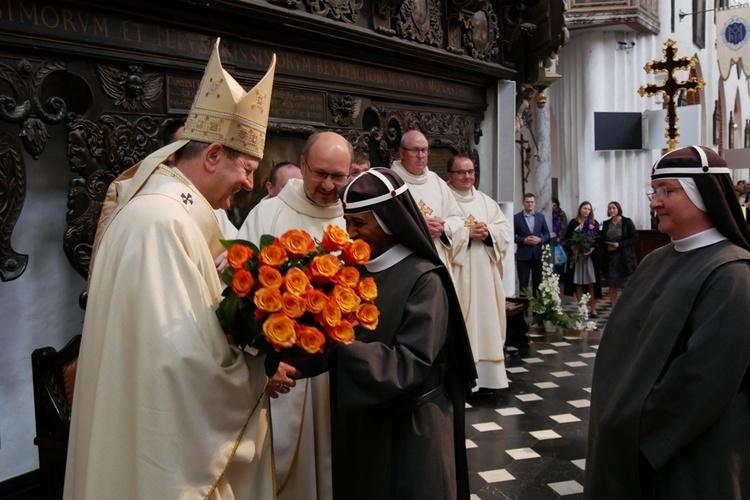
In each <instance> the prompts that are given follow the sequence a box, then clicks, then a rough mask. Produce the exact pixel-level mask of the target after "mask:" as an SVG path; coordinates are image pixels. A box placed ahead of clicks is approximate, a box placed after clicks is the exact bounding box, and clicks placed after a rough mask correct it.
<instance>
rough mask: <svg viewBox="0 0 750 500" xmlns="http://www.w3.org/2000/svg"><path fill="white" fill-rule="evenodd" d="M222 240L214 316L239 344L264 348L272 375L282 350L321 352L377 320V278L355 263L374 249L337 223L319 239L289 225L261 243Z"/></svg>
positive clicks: (345, 341)
mask: <svg viewBox="0 0 750 500" xmlns="http://www.w3.org/2000/svg"><path fill="white" fill-rule="evenodd" d="M222 244H223V245H224V247H225V248H226V249H227V262H228V265H227V267H226V268H225V269H224V272H223V273H222V280H223V281H224V283H226V285H227V288H226V289H225V290H224V294H223V295H224V299H223V300H222V301H221V303H220V304H219V308H218V309H217V311H216V314H217V316H218V317H219V322H220V323H221V326H222V328H223V329H224V331H225V332H226V333H227V334H228V335H230V336H231V338H232V341H233V343H234V344H235V345H237V346H238V347H240V348H243V347H245V346H250V347H254V348H256V349H258V350H259V351H260V352H261V353H264V354H266V356H267V358H266V359H267V361H266V371H267V372H268V373H269V376H270V375H271V373H273V372H274V371H275V370H276V366H277V365H278V361H279V360H280V357H281V355H280V353H281V352H282V351H283V352H284V353H285V354H286V355H287V356H289V357H292V358H293V357H296V356H300V357H306V356H310V355H317V354H322V353H324V352H328V351H330V349H331V348H332V347H334V346H335V345H337V344H349V343H351V342H353V341H354V338H355V336H356V334H357V332H358V330H360V329H363V328H364V329H368V330H374V329H375V327H376V326H377V324H378V317H379V314H380V312H379V311H378V309H377V307H376V306H375V304H374V303H373V301H374V300H375V298H376V297H377V287H376V286H375V282H374V281H373V279H372V278H364V279H361V278H360V275H359V271H358V270H357V268H356V267H353V266H354V265H356V264H364V263H365V262H367V261H368V260H369V259H370V247H369V245H368V244H367V243H366V242H365V241H363V240H355V241H351V240H350V238H349V234H348V233H347V232H346V231H344V230H343V229H341V228H340V227H338V226H333V225H330V226H328V227H327V228H326V231H325V234H324V236H323V241H322V242H318V241H316V240H314V239H313V238H312V236H310V235H309V234H308V233H306V232H305V231H301V230H298V229H292V230H289V231H287V232H286V233H284V234H283V235H282V236H281V237H280V238H275V237H273V236H270V235H263V236H262V237H261V239H260V244H259V245H255V244H253V243H251V242H249V241H244V240H230V241H222ZM360 331H361V330H360Z"/></svg>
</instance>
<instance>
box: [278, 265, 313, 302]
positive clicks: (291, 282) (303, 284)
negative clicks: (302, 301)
mask: <svg viewBox="0 0 750 500" xmlns="http://www.w3.org/2000/svg"><path fill="white" fill-rule="evenodd" d="M284 287H285V288H286V290H287V291H288V292H289V293H293V294H294V295H296V296H298V297H304V295H305V294H306V293H307V291H308V290H310V289H311V288H312V285H310V279H309V278H308V277H307V275H306V274H305V272H304V271H303V270H302V269H299V268H297V267H290V268H289V270H288V271H287V272H286V275H284Z"/></svg>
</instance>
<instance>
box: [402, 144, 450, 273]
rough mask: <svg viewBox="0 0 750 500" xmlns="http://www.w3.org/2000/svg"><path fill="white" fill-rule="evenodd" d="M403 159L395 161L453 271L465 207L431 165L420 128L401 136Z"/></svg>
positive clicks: (445, 261)
mask: <svg viewBox="0 0 750 500" xmlns="http://www.w3.org/2000/svg"><path fill="white" fill-rule="evenodd" d="M399 154H400V156H401V159H400V160H396V161H394V162H393V164H392V165H391V170H393V171H394V172H396V173H397V174H398V175H399V177H401V179H403V180H404V182H405V183H406V184H408V185H409V191H410V192H411V195H412V197H413V198H414V201H416V202H417V206H419V210H420V212H421V213H422V215H423V216H424V218H425V221H426V222H427V227H428V228H429V229H430V235H431V236H432V240H433V243H435V248H436V249H437V252H438V255H439V256H440V260H442V261H443V264H445V267H446V268H448V271H451V260H452V258H453V256H452V251H453V250H452V246H453V239H454V238H455V237H460V236H461V235H460V233H462V232H465V229H464V227H463V219H462V216H461V209H460V208H458V204H457V203H456V200H455V199H454V198H453V195H452V194H451V191H450V189H448V186H447V185H446V183H445V181H443V179H441V178H440V177H439V176H438V175H437V174H436V173H435V172H432V171H430V169H429V168H428V167H427V160H428V158H429V155H430V146H429V143H428V142H427V138H426V137H425V136H424V134H423V133H422V132H420V131H419V130H409V131H408V132H406V133H404V135H403V136H402V137H401V146H400V147H399Z"/></svg>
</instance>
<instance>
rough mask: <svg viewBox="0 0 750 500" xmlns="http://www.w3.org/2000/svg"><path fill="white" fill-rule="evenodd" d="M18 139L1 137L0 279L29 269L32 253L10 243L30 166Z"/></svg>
mask: <svg viewBox="0 0 750 500" xmlns="http://www.w3.org/2000/svg"><path fill="white" fill-rule="evenodd" d="M16 145H17V143H16V141H15V140H14V139H13V138H12V137H11V136H10V135H8V134H3V135H2V136H0V279H2V280H3V281H10V280H14V279H16V278H18V277H19V276H21V275H22V274H23V272H24V271H25V270H26V264H27V263H28V261H29V257H28V255H23V254H19V253H17V252H15V251H14V250H13V248H11V246H10V239H11V236H12V234H13V228H14V227H15V226H16V222H18V217H19V216H20V215H21V208H22V207H23V202H24V199H25V198H26V168H25V166H24V164H23V157H22V156H21V153H20V151H18V150H17V148H16Z"/></svg>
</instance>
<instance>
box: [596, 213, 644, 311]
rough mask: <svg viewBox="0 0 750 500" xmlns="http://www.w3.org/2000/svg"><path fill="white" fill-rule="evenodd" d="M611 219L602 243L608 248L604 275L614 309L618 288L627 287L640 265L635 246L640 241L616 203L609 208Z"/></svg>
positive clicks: (630, 221)
mask: <svg viewBox="0 0 750 500" xmlns="http://www.w3.org/2000/svg"><path fill="white" fill-rule="evenodd" d="M607 213H608V214H609V217H610V218H609V219H607V220H605V221H604V224H603V225H602V232H601V236H600V238H601V241H602V243H603V245H604V246H606V248H607V252H606V253H605V254H604V262H605V264H604V275H605V276H606V277H607V286H608V287H609V301H610V302H611V303H612V307H613V308H614V307H615V304H617V292H618V287H622V286H625V284H626V283H627V282H628V278H630V275H631V274H633V273H634V272H635V268H636V266H637V265H638V262H637V261H636V257H635V249H634V248H633V245H635V243H636V242H637V241H638V233H637V232H636V230H635V224H633V221H632V220H630V219H628V218H627V217H624V216H623V215H622V207H621V206H620V204H619V203H618V202H616V201H610V202H609V205H608V206H607Z"/></svg>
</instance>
